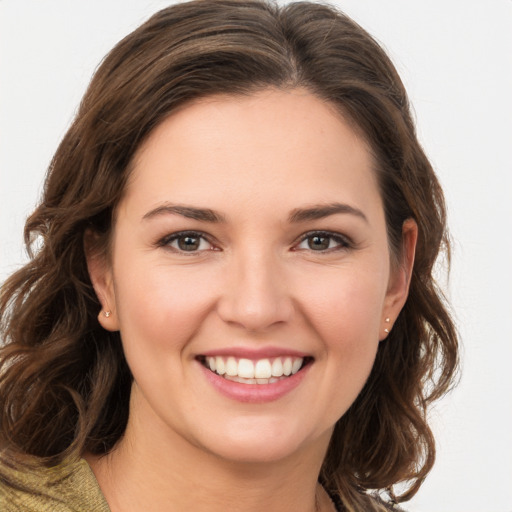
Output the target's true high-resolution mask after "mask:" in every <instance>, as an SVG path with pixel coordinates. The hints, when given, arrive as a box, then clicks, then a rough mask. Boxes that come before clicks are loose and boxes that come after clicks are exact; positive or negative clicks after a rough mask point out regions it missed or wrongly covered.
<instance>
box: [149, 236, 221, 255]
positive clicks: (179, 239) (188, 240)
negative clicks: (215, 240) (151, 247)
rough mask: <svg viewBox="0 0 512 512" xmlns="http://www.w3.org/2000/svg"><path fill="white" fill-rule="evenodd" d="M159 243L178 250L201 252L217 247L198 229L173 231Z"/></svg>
mask: <svg viewBox="0 0 512 512" xmlns="http://www.w3.org/2000/svg"><path fill="white" fill-rule="evenodd" d="M158 245H160V246H161V247H168V248H170V249H173V250H175V251H178V252H201V251H211V250H214V249H215V247H214V246H213V244H212V243H211V242H209V241H208V239H207V238H206V237H205V236H204V235H203V234H202V233H198V232H196V231H182V232H179V233H173V234H172V235H168V236H166V237H164V238H163V239H162V240H161V241H160V242H159V244H158Z"/></svg>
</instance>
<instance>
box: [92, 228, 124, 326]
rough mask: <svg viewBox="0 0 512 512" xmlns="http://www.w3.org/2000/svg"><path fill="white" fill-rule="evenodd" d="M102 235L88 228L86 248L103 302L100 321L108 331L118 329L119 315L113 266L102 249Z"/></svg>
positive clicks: (94, 286) (95, 289) (97, 289)
mask: <svg viewBox="0 0 512 512" xmlns="http://www.w3.org/2000/svg"><path fill="white" fill-rule="evenodd" d="M99 240H100V236H99V235H98V234H97V233H95V232H94V231H92V230H90V229H88V230H86V232H85V234H84V250H85V258H86V260H87V270H88V271H89V277H90V278H91V283H92V286H93V288H94V291H95V292H96V296H97V297H98V300H99V301H100V304H101V311H100V312H99V313H98V321H99V323H100V324H101V326H102V327H103V328H104V329H106V330H107V331H118V330H119V325H118V316H117V314H116V300H115V291H114V280H113V275H112V266H111V264H110V262H109V261H108V256H107V255H106V254H105V252H104V251H103V250H101V249H100V247H101V244H100V243H99Z"/></svg>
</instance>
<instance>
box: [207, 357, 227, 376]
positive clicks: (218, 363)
mask: <svg viewBox="0 0 512 512" xmlns="http://www.w3.org/2000/svg"><path fill="white" fill-rule="evenodd" d="M208 359H213V357H209V358H208ZM214 371H216V372H217V373H218V374H219V375H224V374H225V373H226V365H225V364H224V359H222V357H216V358H215V370H214Z"/></svg>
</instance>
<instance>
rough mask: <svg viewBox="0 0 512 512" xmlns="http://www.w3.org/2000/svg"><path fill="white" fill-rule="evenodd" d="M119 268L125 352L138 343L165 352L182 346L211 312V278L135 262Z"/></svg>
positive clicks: (118, 291)
mask: <svg viewBox="0 0 512 512" xmlns="http://www.w3.org/2000/svg"><path fill="white" fill-rule="evenodd" d="M118 268H119V273H118V276H117V278H116V306H117V309H118V314H119V321H120V330H121V335H122V337H123V341H124V343H125V349H126V350H129V347H126V345H128V344H134V343H137V345H140V346H142V345H144V346H145V347H146V348H147V347H148V345H149V346H151V348H153V349H155V350H156V351H160V350H161V351H162V352H164V351H165V350H166V349H168V348H169V347H171V346H173V347H174V348H179V347H180V345H185V344H186V341H187V340H189V339H190V338H191V337H192V336H193V334H194V332H195V330H196V329H197V326H198V325H200V323H201V321H202V319H203V318H204V317H205V316H206V315H207V314H208V312H209V309H210V308H211V304H212V293H213V289H215V287H214V283H213V282H212V280H211V276H209V277H210V278H209V279H205V278H204V276H202V275H201V272H198V271H197V269H196V270H195V271H194V270H193V269H192V268H185V269H178V271H176V269H172V268H171V267H166V266H165V265H148V264H144V265H137V264H136V263H135V262H134V263H132V264H129V263H127V264H125V265H123V267H121V266H119V267H118ZM126 276H130V278H126ZM115 277H116V276H115ZM200 284H201V285H200Z"/></svg>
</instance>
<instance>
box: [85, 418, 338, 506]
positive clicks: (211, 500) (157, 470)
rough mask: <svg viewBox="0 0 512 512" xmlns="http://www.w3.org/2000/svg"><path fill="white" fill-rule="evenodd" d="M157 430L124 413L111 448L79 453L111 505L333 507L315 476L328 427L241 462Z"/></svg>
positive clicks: (320, 461)
mask: <svg viewBox="0 0 512 512" xmlns="http://www.w3.org/2000/svg"><path fill="white" fill-rule="evenodd" d="M159 430H160V429H159V428H158V427H156V428H154V429H148V428H147V424H146V425H145V428H144V429H142V428H138V426H137V421H136V420H133V419H132V418H131V419H130V421H129V423H128V427H127V430H126V433H125V436H124V437H123V438H122V439H121V441H120V442H119V443H118V445H116V447H115V448H114V450H113V451H112V452H111V453H109V454H108V455H106V456H104V457H92V456H86V459H87V460H88V462H89V464H90V465H91V468H92V470H93V472H94V474H95V475H96V478H97V480H98V483H99V485H100V487H101V489H102V492H103V494H104V495H105V498H106V500H107V502H108V504H109V506H110V509H111V511H112V512H121V511H122V512H132V511H138V510H152V511H154V512H173V511H181V510H194V511H195V512H220V511H225V510H244V511H245V512H256V511H258V512H260V511H261V510H265V511H266V512H282V511H283V510H293V511H295V512H317V511H322V512H323V511H329V512H331V511H332V510H334V507H333V506H332V503H331V502H330V499H329V497H328V496H327V494H326V493H325V491H324V490H323V489H322V487H321V486H320V485H319V484H318V482H317V479H318V474H319V472H320V467H321V464H322V460H323V458H324V455H325V451H326V449H327V445H328V442H329V437H330V432H329V433H326V434H325V436H324V438H322V439H318V440H315V441H313V442H312V443H311V444H310V445H309V446H306V447H304V448H302V449H301V450H300V452H299V453H295V454H294V455H292V456H289V457H287V458H285V459H280V460H274V461H265V462H261V461H259V462H247V461H232V460H225V459H222V458H220V457H218V456H217V455H215V454H212V453H208V452H206V451H205V450H203V449H201V448H200V447H196V446H194V445H192V444H191V443H189V442H188V441H187V440H185V439H183V438H182V437H181V436H179V435H178V434H176V433H174V432H168V431H165V434H164V433H163V432H162V431H161V430H160V431H159Z"/></svg>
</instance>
